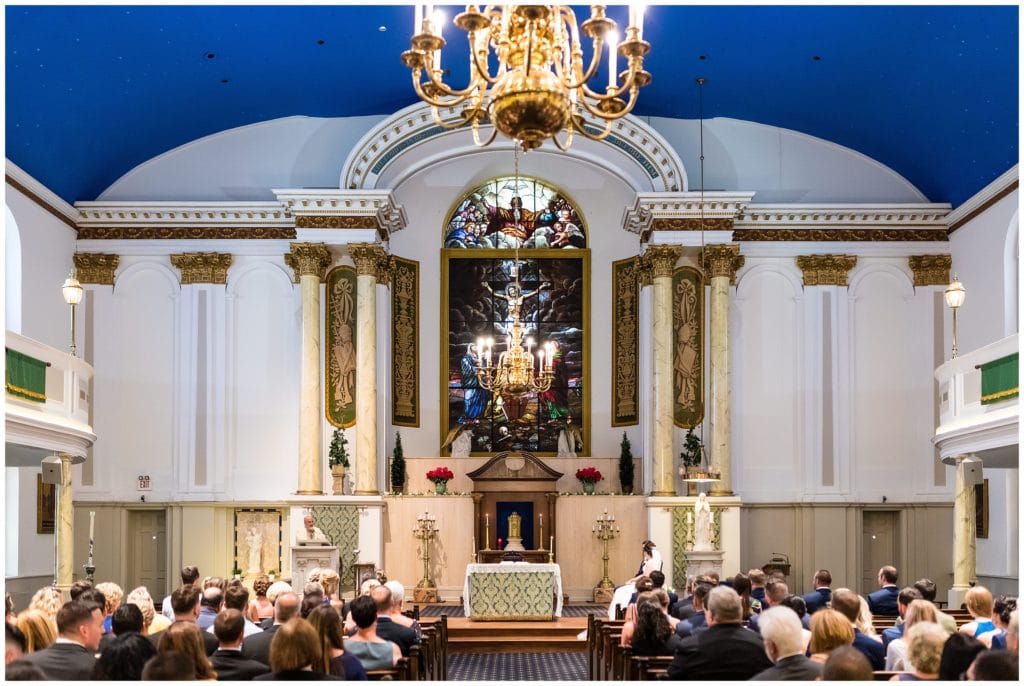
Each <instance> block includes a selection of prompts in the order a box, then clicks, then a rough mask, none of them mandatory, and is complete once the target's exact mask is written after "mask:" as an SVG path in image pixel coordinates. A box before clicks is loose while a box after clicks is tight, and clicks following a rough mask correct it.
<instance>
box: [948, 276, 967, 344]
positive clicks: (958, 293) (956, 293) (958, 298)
mask: <svg viewBox="0 0 1024 686" xmlns="http://www.w3.org/2000/svg"><path fill="white" fill-rule="evenodd" d="M944 297H945V298H946V307H948V308H949V309H951V310H953V357H956V352H957V351H956V311H957V310H958V309H960V306H961V305H963V304H964V299H965V298H966V297H967V289H965V288H964V285H963V284H962V283H960V280H959V279H958V278H957V277H956V274H953V281H952V283H950V284H949V285H948V286H946V292H945V296H944Z"/></svg>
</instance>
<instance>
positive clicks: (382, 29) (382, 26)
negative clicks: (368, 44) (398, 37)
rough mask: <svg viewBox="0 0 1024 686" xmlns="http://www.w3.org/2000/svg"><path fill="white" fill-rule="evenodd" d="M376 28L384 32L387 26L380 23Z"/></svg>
mask: <svg viewBox="0 0 1024 686" xmlns="http://www.w3.org/2000/svg"><path fill="white" fill-rule="evenodd" d="M377 30H378V31H380V32H381V33H384V32H385V31H387V30H388V27H386V26H384V25H383V24H381V25H380V26H378V27H377Z"/></svg>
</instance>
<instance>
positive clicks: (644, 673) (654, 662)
mask: <svg viewBox="0 0 1024 686" xmlns="http://www.w3.org/2000/svg"><path fill="white" fill-rule="evenodd" d="M673 657H674V656H673V655H634V656H633V657H632V658H631V659H630V662H631V663H632V666H631V667H630V677H631V679H632V680H633V681H653V680H655V679H658V678H660V677H661V676H662V675H664V674H665V672H666V671H667V670H668V666H669V665H670V664H672V658H673Z"/></svg>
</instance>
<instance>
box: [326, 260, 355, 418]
mask: <svg viewBox="0 0 1024 686" xmlns="http://www.w3.org/2000/svg"><path fill="white" fill-rule="evenodd" d="M324 283H325V284H326V286H327V287H326V289H325V299H326V301H327V303H326V306H325V308H324V337H325V339H326V340H325V341H324V381H325V383H324V416H325V417H326V418H327V421H328V422H330V423H331V424H333V425H334V426H336V427H339V428H342V429H347V428H348V427H350V426H354V425H355V423H356V399H357V395H358V392H359V391H358V389H357V388H356V384H355V365H356V359H357V358H356V356H357V355H358V352H359V336H358V331H357V329H356V297H357V296H356V270H355V269H354V268H353V267H350V266H348V265H347V264H342V265H338V266H337V267H335V268H334V269H332V270H330V271H329V272H327V276H325V277H324ZM346 338H347V339H348V340H347V341H346V340H345V339H346Z"/></svg>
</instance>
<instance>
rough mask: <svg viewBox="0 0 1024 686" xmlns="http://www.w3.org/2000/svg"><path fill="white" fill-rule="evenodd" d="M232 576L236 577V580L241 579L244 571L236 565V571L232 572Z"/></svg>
mask: <svg viewBox="0 0 1024 686" xmlns="http://www.w3.org/2000/svg"><path fill="white" fill-rule="evenodd" d="M231 575H232V576H234V577H235V578H236V579H241V578H242V569H241V568H240V567H239V566H238V565H237V564H236V565H235V567H234V569H232V570H231Z"/></svg>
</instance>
